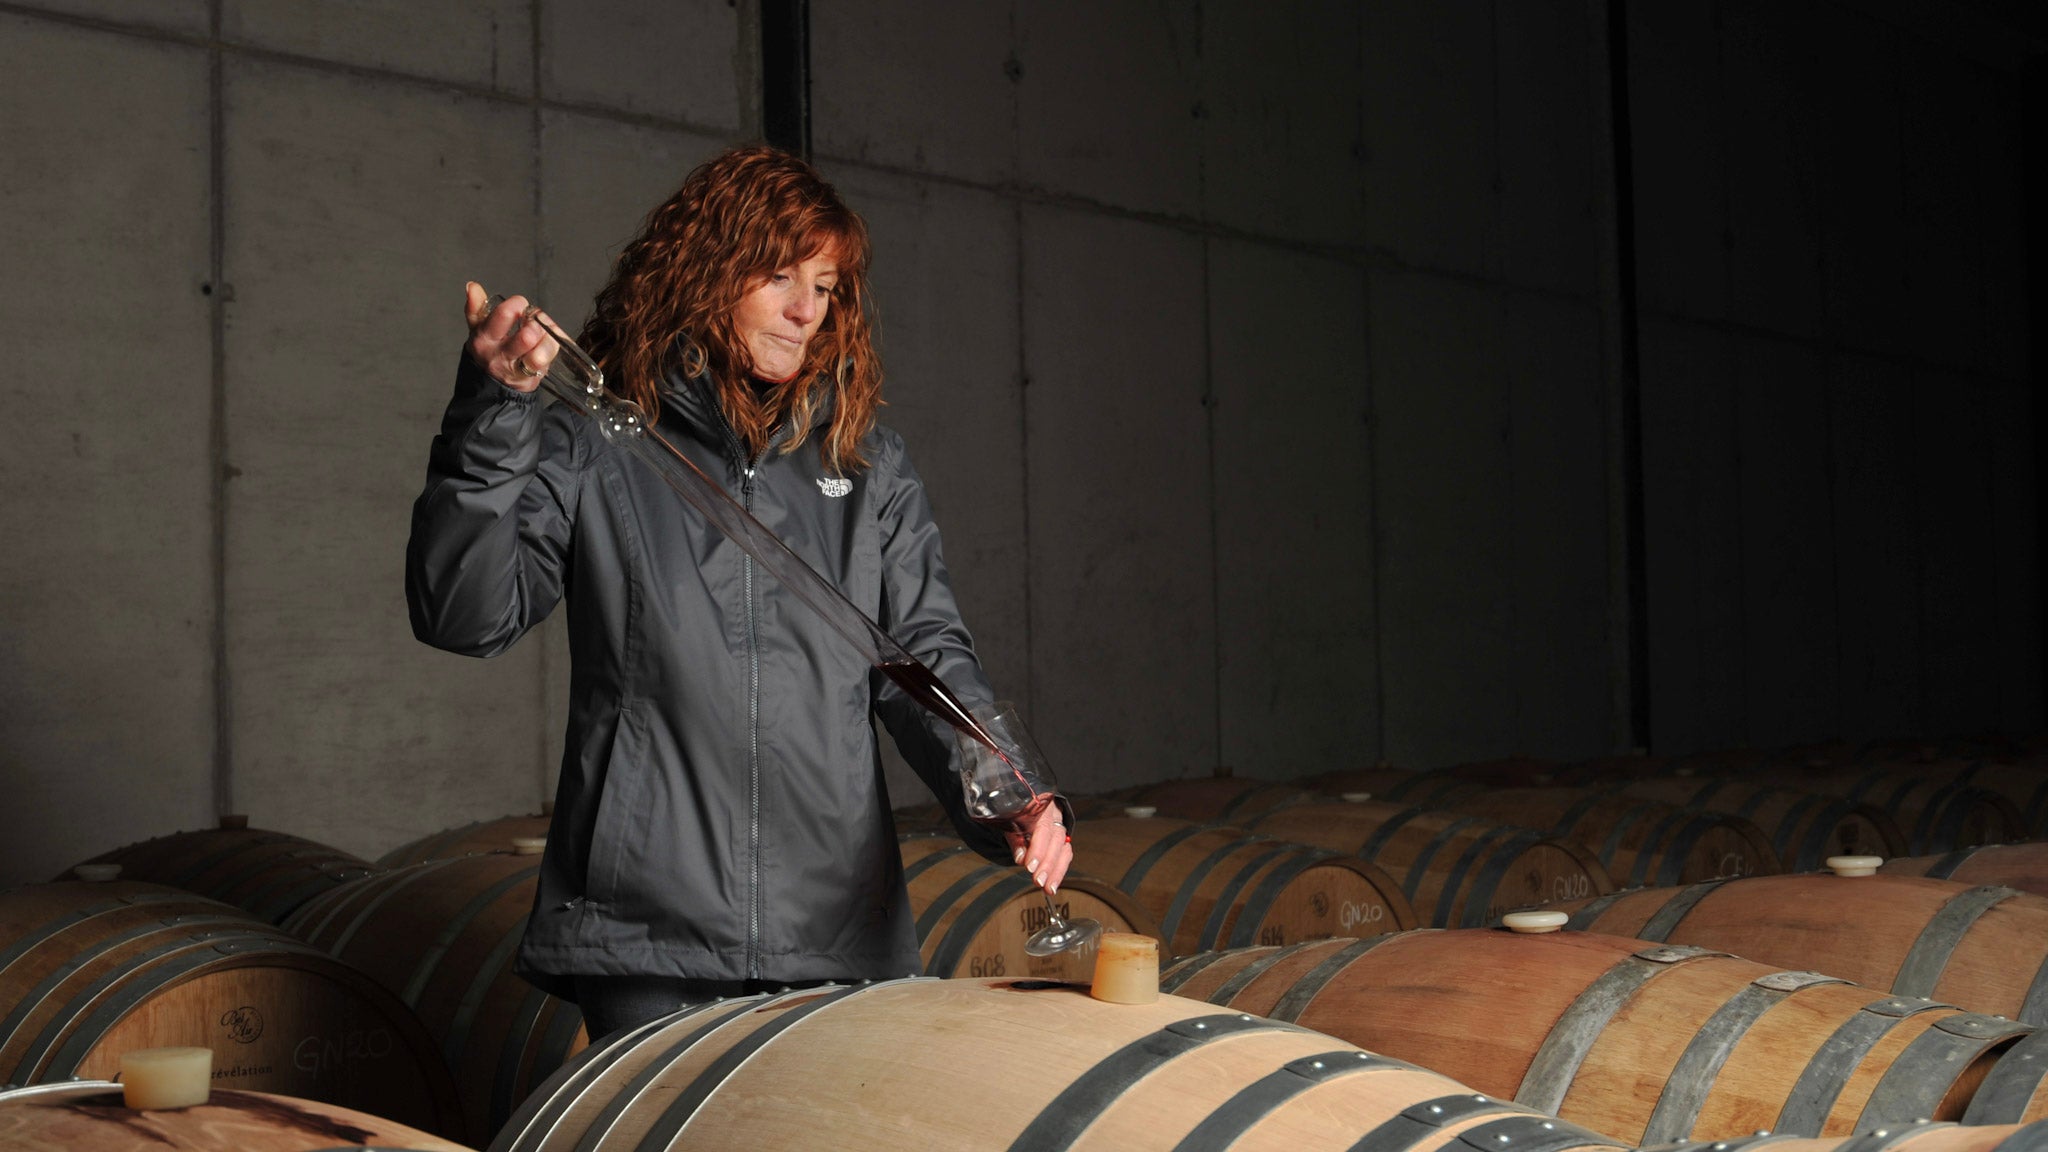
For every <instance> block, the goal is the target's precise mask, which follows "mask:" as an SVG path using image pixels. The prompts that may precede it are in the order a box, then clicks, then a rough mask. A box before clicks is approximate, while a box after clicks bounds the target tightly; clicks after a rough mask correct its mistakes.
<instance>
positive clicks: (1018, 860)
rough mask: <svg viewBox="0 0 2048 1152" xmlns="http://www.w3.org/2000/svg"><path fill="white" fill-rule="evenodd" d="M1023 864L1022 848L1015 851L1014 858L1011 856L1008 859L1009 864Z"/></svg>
mask: <svg viewBox="0 0 2048 1152" xmlns="http://www.w3.org/2000/svg"><path fill="white" fill-rule="evenodd" d="M1023 862H1024V850H1023V849H1022V848H1019V849H1017V854H1016V855H1015V856H1012V857H1010V863H1012V864H1022V863H1023Z"/></svg>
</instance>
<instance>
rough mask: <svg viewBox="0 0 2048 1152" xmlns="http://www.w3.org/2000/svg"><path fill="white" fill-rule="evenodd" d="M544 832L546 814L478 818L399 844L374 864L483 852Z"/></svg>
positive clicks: (401, 863) (393, 865)
mask: <svg viewBox="0 0 2048 1152" xmlns="http://www.w3.org/2000/svg"><path fill="white" fill-rule="evenodd" d="M547 834H548V817H547V816H546V815H536V816H500V817H498V818H496V819H494V820H478V821H476V822H474V823H471V824H464V825H461V826H459V827H455V828H446V829H443V830H442V831H439V832H436V833H434V834H432V835H431V836H422V837H420V838H419V839H418V840H413V841H410V842H408V843H405V844H400V845H399V846H398V847H396V848H393V849H392V850H391V851H389V852H386V853H385V854H384V855H382V856H379V857H377V867H379V868H403V867H405V866H406V865H407V864H418V863H419V862H421V861H422V860H447V859H450V858H452V857H456V856H474V855H477V854H479V853H483V852H502V851H504V850H505V846H506V845H507V844H510V843H512V842H513V841H514V840H529V839H538V840H544V839H546V838H547Z"/></svg>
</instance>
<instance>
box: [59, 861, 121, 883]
mask: <svg viewBox="0 0 2048 1152" xmlns="http://www.w3.org/2000/svg"><path fill="white" fill-rule="evenodd" d="M71 871H72V872H73V873H74V874H75V875H77V877H78V878H79V879H80V880H85V881H89V882H91V883H94V884H104V883H106V882H107V881H109V880H119V879H120V878H121V866H120V865H119V864H80V865H79V866H78V867H76V868H73V869H72V870H71Z"/></svg>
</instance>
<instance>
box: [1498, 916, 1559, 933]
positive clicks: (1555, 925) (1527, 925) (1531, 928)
mask: <svg viewBox="0 0 2048 1152" xmlns="http://www.w3.org/2000/svg"><path fill="white" fill-rule="evenodd" d="M1570 921H1571V917H1569V916H1567V915H1565V914H1564V913H1562V912H1510V913H1508V914H1507V915H1505V916H1503V917H1501V918H1500V923H1501V927H1503V928H1506V929H1507V930H1508V931H1510V932H1520V933H1522V934H1523V935H1525V936H1534V935H1538V934H1540V933H1544V932H1555V931H1557V930H1558V929H1559V928H1562V927H1564V926H1565V925H1566V924H1567V923H1569V922H1570Z"/></svg>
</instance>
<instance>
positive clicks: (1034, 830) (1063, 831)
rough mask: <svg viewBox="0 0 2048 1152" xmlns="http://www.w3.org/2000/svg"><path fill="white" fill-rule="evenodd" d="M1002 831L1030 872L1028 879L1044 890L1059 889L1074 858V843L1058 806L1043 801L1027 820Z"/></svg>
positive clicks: (1018, 858)
mask: <svg viewBox="0 0 2048 1152" xmlns="http://www.w3.org/2000/svg"><path fill="white" fill-rule="evenodd" d="M1006 835H1007V836H1008V838H1009V841H1010V847H1011V849H1012V850H1013V851H1014V854H1015V856H1016V860H1017V863H1019V864H1022V865H1023V866H1024V870H1025V871H1026V872H1029V873H1031V880H1032V882H1033V883H1035V884H1037V885H1038V886H1039V887H1040V888H1043V889H1045V890H1046V892H1047V893H1048V894H1051V893H1054V892H1058V891H1059V890H1060V881H1061V880H1064V879H1066V875H1067V866H1068V865H1069V864H1072V863H1073V862H1074V843H1073V839H1072V837H1070V836H1068V835H1067V826H1066V824H1065V823H1064V822H1062V818H1061V816H1060V806H1059V805H1058V804H1047V805H1046V806H1045V807H1043V808H1040V809H1039V810H1038V815H1037V816H1036V817H1034V818H1033V819H1032V820H1031V821H1030V822H1029V823H1025V824H1019V825H1018V826H1016V827H1015V828H1013V829H1011V830H1010V831H1009V832H1008V833H1006Z"/></svg>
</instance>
